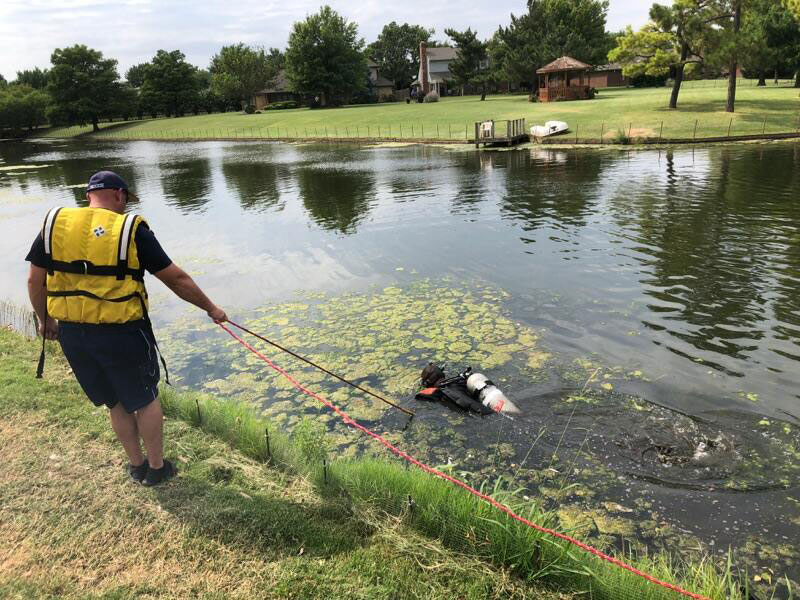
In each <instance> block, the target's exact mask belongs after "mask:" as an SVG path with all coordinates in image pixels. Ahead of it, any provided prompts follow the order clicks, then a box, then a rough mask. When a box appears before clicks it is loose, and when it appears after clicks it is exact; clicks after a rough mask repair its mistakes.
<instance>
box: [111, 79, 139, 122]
mask: <svg viewBox="0 0 800 600" xmlns="http://www.w3.org/2000/svg"><path fill="white" fill-rule="evenodd" d="M138 114H141V111H140V110H139V93H138V92H137V90H136V88H134V87H133V86H131V85H130V84H129V83H120V84H117V90H116V92H115V93H114V95H113V96H112V98H111V101H110V102H109V103H108V106H107V107H106V111H105V116H106V117H108V119H109V120H113V119H115V118H116V117H120V118H121V119H122V120H123V121H128V120H130V119H131V118H133V116H134V115H138Z"/></svg>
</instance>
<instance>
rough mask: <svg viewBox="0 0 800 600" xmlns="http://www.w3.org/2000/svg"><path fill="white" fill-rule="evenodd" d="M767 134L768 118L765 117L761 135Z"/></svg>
mask: <svg viewBox="0 0 800 600" xmlns="http://www.w3.org/2000/svg"><path fill="white" fill-rule="evenodd" d="M765 133H767V117H764V125H762V127H761V135H764V134H765Z"/></svg>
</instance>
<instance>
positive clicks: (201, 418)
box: [194, 398, 203, 425]
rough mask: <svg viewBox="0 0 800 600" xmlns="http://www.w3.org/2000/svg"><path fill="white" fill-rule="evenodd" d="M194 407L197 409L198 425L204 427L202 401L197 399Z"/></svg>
mask: <svg viewBox="0 0 800 600" xmlns="http://www.w3.org/2000/svg"><path fill="white" fill-rule="evenodd" d="M194 405H195V406H196V407H197V424H198V425H202V424H203V416H202V415H201V414H200V401H199V400H198V399H197V398H195V399H194Z"/></svg>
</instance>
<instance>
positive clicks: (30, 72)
mask: <svg viewBox="0 0 800 600" xmlns="http://www.w3.org/2000/svg"><path fill="white" fill-rule="evenodd" d="M47 73H48V71H47V69H44V70H42V69H40V68H39V67H36V68H35V69H27V70H25V71H17V79H16V81H14V83H16V84H18V85H29V86H31V87H32V88H33V89H35V90H43V89H45V88H46V87H47Z"/></svg>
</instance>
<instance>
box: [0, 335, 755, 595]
mask: <svg viewBox="0 0 800 600" xmlns="http://www.w3.org/2000/svg"><path fill="white" fill-rule="evenodd" d="M0 348H2V350H3V352H0V362H2V363H3V365H4V368H3V376H2V377H0V379H2V380H3V381H4V386H3V387H4V392H3V394H2V395H3V396H7V397H6V400H7V402H5V403H3V404H4V405H5V408H3V409H0V410H1V411H2V412H5V413H10V414H11V416H14V415H17V416H24V415H26V414H29V413H31V412H37V411H38V412H42V411H44V412H45V413H47V414H48V415H49V416H48V417H47V420H51V419H55V420H63V419H64V418H67V421H68V422H69V424H70V425H73V424H75V423H79V422H80V423H82V422H85V421H87V420H88V421H91V422H92V423H93V425H92V427H93V429H94V430H96V431H97V432H98V433H99V435H100V436H101V439H104V440H106V441H108V443H109V444H110V448H112V449H113V448H115V447H114V446H113V436H112V435H111V433H110V430H109V428H108V426H107V422H106V419H105V418H104V417H105V415H103V414H102V412H103V411H100V410H93V407H92V406H91V405H90V404H89V403H88V402H87V401H86V399H85V398H84V397H83V396H82V394H81V392H80V390H79V389H78V386H77V384H76V382H75V381H73V380H72V378H71V377H70V376H69V375H70V374H69V369H68V367H67V366H66V364H65V361H64V359H63V356H61V355H60V353H58V352H57V351H55V350H56V347H55V345H52V344H51V348H50V350H49V357H48V369H47V370H46V372H45V379H43V380H35V379H33V376H32V374H31V368H32V367H31V365H33V364H34V357H35V356H36V353H37V351H38V349H39V348H40V346H39V345H38V344H37V343H36V341H34V340H25V339H23V336H21V335H19V334H16V333H12V332H9V331H8V330H2V331H0ZM23 390H25V392H26V395H25V396H22V397H20V396H19V393H20V392H21V391H23ZM11 396H16V397H17V402H11V401H10V400H13V398H11ZM161 400H162V404H163V406H164V411H165V415H166V416H167V419H168V421H167V422H168V423H170V422H172V423H173V425H172V427H173V428H174V427H180V428H182V430H185V431H191V432H194V433H192V435H198V436H210V437H211V438H213V439H214V440H216V442H215V443H219V444H222V445H223V446H226V447H228V448H230V449H231V451H233V452H238V453H241V454H242V455H243V456H244V457H246V459H247V460H250V461H255V463H258V464H260V465H261V467H259V468H260V469H264V472H265V473H278V474H281V473H282V474H283V475H282V477H289V478H296V477H299V478H301V479H302V480H303V481H306V482H307V483H308V484H309V485H310V486H311V487H312V488H313V489H314V490H315V493H316V494H318V495H319V496H320V497H321V498H323V499H325V501H326V502H329V503H333V505H340V504H341V505H342V506H345V505H346V506H345V508H343V510H345V512H347V513H348V514H353V513H358V512H359V511H361V510H365V509H368V510H373V511H378V512H379V513H380V514H382V515H384V518H390V519H397V520H398V527H402V528H403V529H404V530H405V529H408V530H409V532H414V535H422V536H424V537H425V538H427V539H430V538H433V539H434V540H438V543H441V544H442V545H443V547H444V548H447V549H449V550H448V551H447V552H450V551H455V552H456V553H458V554H459V555H462V554H463V555H465V556H467V557H469V559H470V560H478V561H481V562H482V563H484V564H487V566H488V565H495V566H497V567H501V568H502V569H503V572H504V573H505V574H506V575H505V576H506V577H511V578H512V580H513V581H516V582H519V584H520V585H525V586H531V585H532V586H538V587H540V588H541V589H544V590H546V589H555V590H559V592H567V593H570V594H573V593H575V594H585V592H587V591H588V590H591V593H590V596H589V597H591V598H597V599H603V600H616V599H617V598H628V597H647V598H651V599H661V598H664V599H665V600H666V599H667V598H673V597H675V596H674V593H673V592H669V591H668V590H666V589H663V588H659V587H657V586H654V585H653V584H651V583H649V582H648V581H646V580H644V579H642V578H640V577H637V576H634V575H633V574H632V573H629V572H628V571H624V570H622V569H620V568H619V567H617V566H616V565H614V564H612V563H610V562H606V561H602V560H599V559H597V558H596V557H594V556H592V555H590V554H586V553H584V552H583V551H580V550H578V549H577V548H573V547H572V546H570V545H567V544H565V543H564V542H563V541H560V540H551V539H548V538H547V537H546V536H543V535H542V534H541V533H540V532H537V531H535V530H533V529H530V528H527V527H522V526H520V525H519V524H518V523H515V522H513V521H511V520H510V519H509V518H508V517H507V516H505V515H503V514H502V513H499V512H497V511H495V510H494V509H492V508H491V507H490V506H489V505H487V504H486V503H484V502H482V501H480V500H478V499H477V498H475V497H473V496H470V495H468V494H466V493H464V491H463V490H460V489H457V488H453V487H451V486H448V485H447V484H445V483H443V482H442V481H440V480H438V479H433V478H432V477H430V476H429V475H428V474H427V473H424V472H422V471H420V470H417V469H406V468H404V467H403V466H402V465H400V464H398V463H397V462H396V461H394V460H392V459H391V458H390V457H388V456H386V457H380V458H367V457H364V458H360V459H337V458H336V457H335V456H334V455H330V456H328V454H327V452H329V450H327V449H326V448H325V443H324V441H322V437H324V436H322V437H320V435H319V434H320V431H318V430H317V429H316V428H315V425H319V424H318V423H313V422H312V421H309V427H305V428H303V427H300V428H299V431H298V430H297V429H296V430H295V431H293V432H292V433H291V434H289V433H286V432H283V431H281V430H280V428H278V427H276V426H275V425H273V424H270V423H269V421H268V420H267V419H265V418H264V417H261V416H259V415H257V414H256V412H255V411H254V410H253V409H252V408H251V407H249V406H247V405H245V404H241V403H237V402H234V401H229V400H222V399H217V398H216V397H213V396H210V395H208V394H202V393H196V392H190V391H175V390H167V389H166V388H163V387H162V396H161ZM8 416H9V415H8V414H7V415H6V417H8ZM176 423H177V425H176ZM170 437H171V435H170V434H169V433H168V437H167V439H168V441H169V440H170ZM320 444H321V445H320ZM320 448H321V450H320ZM116 450H118V448H117V449H116ZM170 451H171V452H172V453H174V452H175V448H168V452H170ZM180 452H181V453H182V454H184V455H187V456H188V458H185V461H184V458H181V456H180V455H179V460H180V461H181V462H183V467H182V468H183V469H184V470H187V469H189V470H191V469H192V468H193V467H194V466H195V462H196V461H197V460H198V459H196V458H195V459H193V458H192V455H194V456H198V455H200V454H202V453H203V452H202V448H200V447H198V448H195V449H194V450H193V451H187V450H185V449H181V450H180ZM325 456H328V458H327V462H326V461H325V460H324V458H325ZM270 476H271V477H274V476H276V475H270ZM185 484H186V482H184V483H183V484H181V485H185ZM486 485H489V487H488V488H487V489H488V490H491V491H489V492H488V493H489V494H490V495H491V496H492V497H494V498H496V499H497V500H498V501H500V502H502V503H505V504H507V505H508V506H510V507H512V509H514V510H515V511H517V512H520V513H521V514H525V515H526V516H528V517H529V518H530V519H531V520H533V521H534V522H538V523H541V524H542V525H545V526H546V527H553V528H555V529H556V530H559V529H563V524H561V525H560V524H559V522H558V518H557V516H556V515H555V514H554V513H552V512H550V511H546V510H544V509H543V508H542V507H540V506H539V502H538V501H536V499H535V498H533V499H530V500H528V499H523V498H521V497H519V496H518V495H517V494H516V493H515V492H513V491H512V490H511V489H510V488H508V484H505V485H504V484H502V483H500V482H496V483H495V485H494V487H492V486H491V482H486ZM249 490H253V491H249ZM254 491H255V492H256V493H258V491H259V490H258V489H253V488H252V487H251V488H248V492H247V493H248V494H249V495H252V494H253V493H254ZM409 498H410V499H411V500H410V501H409ZM191 504H192V500H191V498H187V499H186V500H185V501H184V503H183V505H181V506H180V507H179V508H180V509H181V510H189V511H191V510H193V509H192V507H191ZM347 507H350V508H347ZM209 517H213V515H209ZM465 533H466V537H465V536H464V534H465ZM400 535H405V534H403V533H402V532H400ZM610 552H611V554H612V555H613V556H615V557H617V558H619V559H621V560H624V561H626V562H630V561H633V562H632V564H634V565H635V566H636V567H637V568H639V569H642V570H643V571H645V572H650V573H652V574H653V575H654V576H656V577H657V578H659V579H663V580H666V581H669V582H671V583H675V584H678V585H681V586H682V587H684V588H688V589H692V590H693V591H694V592H696V593H701V594H703V595H704V596H707V597H709V598H713V599H714V600H717V599H719V600H721V599H722V598H728V597H730V594H731V592H732V591H734V590H736V591H738V590H739V586H740V585H743V586H745V587H746V586H747V584H748V582H747V579H746V578H741V579H740V577H739V576H737V575H735V574H734V573H735V567H733V566H732V565H731V564H730V563H728V565H727V566H725V564H721V563H717V562H716V561H714V560H708V557H705V558H699V557H693V558H687V557H684V558H679V557H671V558H670V557H668V556H667V555H666V554H659V553H655V554H654V553H651V554H649V555H648V554H642V553H639V555H638V557H637V556H634V555H632V554H630V553H620V552H619V551H614V550H610ZM676 559H677V560H676ZM543 563H546V564H548V565H549V566H548V567H547V569H544V570H545V571H546V573H545V574H542V564H543ZM322 580H323V582H324V580H325V578H324V576H322ZM1 588H2V582H0V589H1ZM529 589H530V588H529ZM536 589H537V587H534V588H533V590H531V591H535V590H536ZM536 597H540V596H536ZM567 597H571V596H567Z"/></svg>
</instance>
